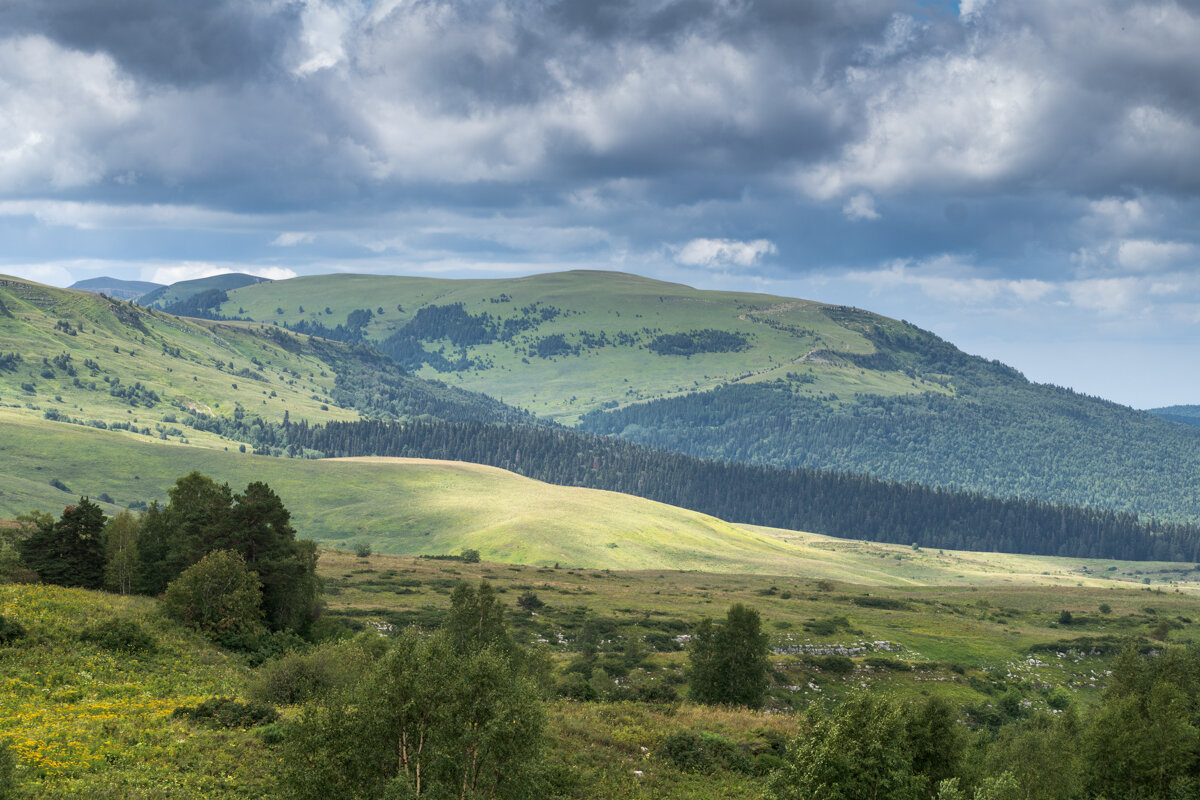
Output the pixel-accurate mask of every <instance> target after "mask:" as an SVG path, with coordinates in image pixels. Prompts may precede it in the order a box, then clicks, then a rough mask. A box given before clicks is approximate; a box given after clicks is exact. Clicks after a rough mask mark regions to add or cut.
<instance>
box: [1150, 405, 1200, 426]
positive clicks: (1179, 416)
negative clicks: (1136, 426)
mask: <svg viewBox="0 0 1200 800" xmlns="http://www.w3.org/2000/svg"><path fill="white" fill-rule="evenodd" d="M1150 413H1151V414H1154V415H1156V416H1159V417H1162V418H1163V419H1169V420H1171V421H1172V422H1181V423H1183V424H1184V425H1196V426H1200V406H1166V407H1164V408H1152V409H1150Z"/></svg>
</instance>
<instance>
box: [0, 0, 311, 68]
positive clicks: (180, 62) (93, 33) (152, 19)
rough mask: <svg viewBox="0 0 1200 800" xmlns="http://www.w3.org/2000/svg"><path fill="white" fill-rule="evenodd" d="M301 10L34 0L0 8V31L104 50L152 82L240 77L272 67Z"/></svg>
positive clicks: (168, 0)
mask: <svg viewBox="0 0 1200 800" xmlns="http://www.w3.org/2000/svg"><path fill="white" fill-rule="evenodd" d="M298 22H299V7H298V6H296V5H294V4H278V3H275V4H271V3H265V2H258V1H257V0H215V1H210V0H203V1H202V2H187V1H185V2H179V0H113V2H99V3H98V2H95V1H94V0H33V1H32V2H14V3H6V4H4V5H3V6H2V7H0V30H6V31H8V32H9V33H10V34H21V33H24V34H40V35H44V36H47V37H49V38H51V39H54V40H55V41H57V42H59V43H61V44H63V45H65V46H67V47H70V48H73V49H77V50H83V51H85V52H105V53H107V54H109V55H110V56H112V58H113V59H114V60H115V61H116V62H117V63H118V64H120V65H121V67H123V68H124V69H126V70H128V71H129V72H130V73H131V74H133V75H135V76H137V77H139V78H141V79H144V80H146V81H149V82H151V83H169V84H177V85H189V84H197V83H208V82H212V81H227V80H236V81H242V80H247V79H250V78H255V77H262V76H263V75H264V74H265V73H269V72H271V71H273V69H274V67H275V65H276V64H277V62H278V59H279V56H280V54H281V53H282V51H283V49H284V48H285V47H286V46H287V44H288V42H289V41H291V39H292V38H293V37H294V36H295V35H296V32H297V23H298Z"/></svg>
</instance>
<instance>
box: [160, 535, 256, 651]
mask: <svg viewBox="0 0 1200 800" xmlns="http://www.w3.org/2000/svg"><path fill="white" fill-rule="evenodd" d="M162 608H163V611H164V612H166V614H167V616H169V617H171V618H172V619H175V620H177V621H179V622H181V623H183V624H185V625H187V626H189V627H191V628H194V629H195V630H198V631H200V632H202V633H205V634H207V635H208V636H209V637H210V638H212V639H214V640H215V641H218V642H222V643H224V644H243V643H245V642H246V640H247V639H250V638H253V637H254V636H255V635H257V634H258V633H259V632H260V631H261V629H262V589H261V583H260V582H259V580H258V575H257V574H256V573H254V572H251V571H250V570H249V569H248V568H247V567H246V562H245V560H244V559H243V558H242V557H241V555H239V554H238V553H235V552H233V551H231V550H217V551H215V552H212V553H209V554H208V555H206V556H204V558H202V559H200V561H198V562H197V563H195V564H193V565H192V566H190V567H188V568H187V569H186V570H184V571H183V574H182V575H180V576H179V578H178V579H176V580H175V581H172V582H171V584H170V585H168V586H167V591H166V593H165V594H164V595H163V600H162Z"/></svg>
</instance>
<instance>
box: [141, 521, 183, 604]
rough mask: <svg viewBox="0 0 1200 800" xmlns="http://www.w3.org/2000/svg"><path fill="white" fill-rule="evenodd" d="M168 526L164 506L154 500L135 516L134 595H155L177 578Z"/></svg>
mask: <svg viewBox="0 0 1200 800" xmlns="http://www.w3.org/2000/svg"><path fill="white" fill-rule="evenodd" d="M171 534H172V527H171V523H170V520H169V518H168V516H167V514H166V511H165V509H163V507H162V506H160V505H159V504H158V501H157V500H156V501H154V502H153V503H151V504H150V506H149V507H148V508H147V509H146V510H145V511H143V512H142V513H141V514H140V515H139V517H138V542H137V562H136V563H137V566H136V569H135V570H134V576H133V588H134V591H135V592H137V593H138V594H145V595H149V596H151V597H157V596H158V595H160V594H162V593H163V592H165V591H166V589H167V584H168V583H170V582H171V581H173V580H174V579H175V578H177V577H179V572H181V571H182V569H180V570H176V568H175V566H176V565H174V564H172V563H171V562H170V560H169V559H170V552H171Z"/></svg>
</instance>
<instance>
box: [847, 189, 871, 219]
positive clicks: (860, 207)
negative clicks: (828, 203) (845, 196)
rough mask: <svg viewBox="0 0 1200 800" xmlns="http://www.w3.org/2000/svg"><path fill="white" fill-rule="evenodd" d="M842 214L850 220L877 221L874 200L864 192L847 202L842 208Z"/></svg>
mask: <svg viewBox="0 0 1200 800" xmlns="http://www.w3.org/2000/svg"><path fill="white" fill-rule="evenodd" d="M842 213H843V214H844V215H845V216H846V218H847V219H852V220H873V219H879V212H878V211H876V210H875V198H874V197H872V196H871V195H869V194H867V193H866V192H859V193H858V194H856V195H854V196H853V197H851V198H850V199H849V200H847V201H846V205H844V206H842Z"/></svg>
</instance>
